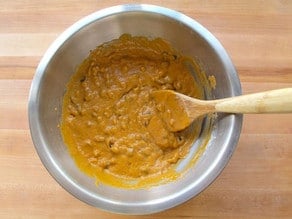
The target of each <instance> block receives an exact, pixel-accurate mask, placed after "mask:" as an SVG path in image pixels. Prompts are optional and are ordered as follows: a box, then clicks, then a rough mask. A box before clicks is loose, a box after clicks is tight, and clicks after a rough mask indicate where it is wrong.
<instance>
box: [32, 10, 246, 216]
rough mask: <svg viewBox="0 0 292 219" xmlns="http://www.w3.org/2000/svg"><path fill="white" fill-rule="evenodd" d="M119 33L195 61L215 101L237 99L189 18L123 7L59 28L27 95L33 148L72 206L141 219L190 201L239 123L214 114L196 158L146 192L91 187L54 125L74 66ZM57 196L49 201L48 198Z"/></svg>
mask: <svg viewBox="0 0 292 219" xmlns="http://www.w3.org/2000/svg"><path fill="white" fill-rule="evenodd" d="M123 33H130V34H132V35H144V36H148V37H162V38H164V39H166V40H168V41H169V42H170V43H171V44H172V45H173V46H174V47H175V48H176V49H178V50H179V51H181V52H182V53H184V54H185V55H189V56H192V57H194V58H196V59H198V60H199V61H200V63H201V65H202V66H203V67H204V69H205V71H206V74H207V75H215V77H216V79H217V86H216V89H215V90H214V93H213V95H214V96H215V97H216V98H222V97H227V96H234V95H239V94H241V87H240V82H239V79H238V76H237V73H236V70H235V68H234V66H233V64H232V62H231V60H230V58H229V57H228V55H227V53H226V52H225V50H224V48H223V47H222V46H221V44H220V43H219V42H218V40H217V39H216V38H215V37H214V36H213V35H212V34H211V33H210V32H208V31H207V30H206V29H205V28H204V27H202V26H201V25H200V24H198V23H197V22H196V21H194V20H193V19H191V18H189V17H187V16H185V15H183V14H181V13H178V12H175V11H173V10H170V9H166V8H162V7H157V6H152V5H123V6H116V7H112V8H107V9H104V10H101V11H98V12H96V13H94V14H91V15H89V16H88V17H85V18H84V19H82V20H80V21H78V22H77V23H75V24H74V25H73V26H71V27H70V28H69V29H67V30H66V31H65V32H64V33H63V34H62V35H61V36H60V37H59V38H58V39H57V40H56V41H55V42H54V43H53V44H52V45H51V47H50V48H49V49H48V51H47V52H46V53H45V55H44V57H43V59H42V60H41V62H40V64H39V66H38V68H37V71H36V74H35V77H34V79H33V83H32V86H31V90H30V96H29V123H30V130H31V136H32V138H33V142H34V144H35V148H36V150H37V152H38V154H39V157H40V159H41V160H42V162H43V164H44V166H45V167H46V168H47V170H48V171H49V172H50V174H51V175H52V176H53V177H54V178H55V179H56V180H57V181H58V183H60V184H61V185H62V186H63V187H64V188H65V189H66V190H67V191H68V192H70V193H71V194H73V195H74V196H75V197H77V198H78V199H80V200H82V201H84V202H86V203H88V204H90V205H93V206H96V207H98V208H101V209H103V210H106V211H111V212H116V213H123V214H149V213H154V212H158V211H162V210H165V209H168V208H171V207H173V206H176V205H178V204H180V203H183V202H185V201H186V200H188V199H190V198H192V197H194V196H196V195H197V194H198V193H200V192H201V191H202V190H203V189H205V188H206V187H207V186H208V185H209V184H210V183H211V182H212V181H213V180H214V179H215V178H216V177H217V176H218V175H219V173H220V172H221V171H222V169H223V168H224V166H225V165H226V163H227V162H228V160H229V158H230V157H231V155H232V153H233V150H234V149H235V147H236V144H237V142H238V138H239V135H240V131H241V124H242V116H240V115H220V116H219V117H218V118H217V121H216V124H215V126H214V127H213V128H212V137H211V140H210V141H209V143H208V145H207V148H206V151H205V152H204V154H203V155H202V157H201V158H200V159H199V160H198V162H197V163H196V165H194V166H193V167H192V168H190V170H189V171H188V172H187V173H186V175H185V176H184V177H182V178H180V179H178V180H176V181H174V182H171V183H169V184H165V185H160V186H156V187H152V188H149V189H139V190H124V189H119V188H113V187H109V186H105V185H99V186H96V185H95V182H94V179H92V178H90V177H88V176H86V175H85V174H83V173H82V172H80V171H79V169H78V168H77V167H76V166H75V164H74V162H73V160H72V159H71V157H70V156H69V154H68V151H67V149H66V146H65V145H64V144H63V141H62V137H61V135H60V130H59V128H58V124H59V122H60V116H61V110H62V109H61V104H62V98H63V94H64V91H65V85H66V83H67V82H68V80H69V78H70V76H71V75H72V73H74V71H75V69H76V67H77V66H78V65H79V64H80V62H81V61H82V60H83V59H84V58H85V57H86V56H87V55H88V54H89V51H90V50H91V49H93V48H95V47H96V46H97V45H99V44H101V43H104V42H106V41H110V40H112V39H114V38H118V37H119V36H120V35H121V34H123ZM56 195H57V194H56Z"/></svg>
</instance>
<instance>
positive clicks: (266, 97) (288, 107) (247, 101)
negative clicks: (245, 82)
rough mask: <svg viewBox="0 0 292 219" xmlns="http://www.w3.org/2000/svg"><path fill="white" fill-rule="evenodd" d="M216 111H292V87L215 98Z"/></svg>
mask: <svg viewBox="0 0 292 219" xmlns="http://www.w3.org/2000/svg"><path fill="white" fill-rule="evenodd" d="M215 111H216V112H226V113H291V112H292V88H284V89H279V90H271V91H266V92H261V93H254V94H248V95H242V96H238V97H230V98H225V99H220V100H217V101H216V100H215Z"/></svg>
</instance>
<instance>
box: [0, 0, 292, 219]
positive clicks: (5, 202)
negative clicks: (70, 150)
mask: <svg viewBox="0 0 292 219" xmlns="http://www.w3.org/2000/svg"><path fill="white" fill-rule="evenodd" d="M129 2H134V1H125V0H122V1H115V0H109V1H94V0H84V1H77V0H65V1H59V0H53V1H44V0H43V1H36V0H15V1H7V0H0V5H1V7H0V218H80V217H82V218H104V219H107V218H138V217H136V216H130V217H129V216H123V215H114V214H111V213H107V212H103V211H101V210H99V209H96V208H93V207H91V206H88V205H86V204H84V203H82V202H81V201H79V200H77V199H76V198H74V197H72V196H71V195H70V194H68V193H67V192H66V191H65V190H64V189H62V188H61V186H59V185H58V184H57V183H56V182H55V181H54V179H53V178H52V177H51V176H50V175H49V173H48V172H47V171H46V169H45V168H44V167H43V165H42V164H41V162H40V160H39V158H38V156H37V154H36V151H35V149H34V146H33V144H32V141H31V138H30V133H29V126H28V119H27V100H28V94H29V89H30V84H31V80H32V78H33V76H34V72H35V69H36V67H37V65H38V62H39V60H40V59H41V56H42V55H43V54H44V52H45V50H46V49H47V48H48V46H49V45H50V44H51V43H52V42H53V40H54V39H55V38H56V37H57V36H58V35H59V34H60V33H61V32H62V31H64V30H65V29H66V28H67V27H69V26H70V25H72V24H73V23H74V22H75V21H77V20H78V19H80V18H82V17H83V16H86V15H88V14H90V13H92V12H94V11H97V10H99V9H102V8H105V7H108V6H113V5H117V4H123V3H129ZM135 2H137V3H142V2H143V3H150V4H156V5H161V6H165V7H169V8H172V9H175V10H178V11H180V12H183V13H185V14H186V15H188V16H190V17H192V18H194V19H196V20H197V21H198V22H200V23H201V24H203V25H204V26H205V27H206V28H207V29H209V30H210V31H211V32H212V33H213V34H214V35H215V36H216V37H217V38H218V39H219V40H220V41H221V43H222V44H223V46H224V47H225V48H226V50H227V51H228V53H229V54H230V56H231V58H232V60H233V61H234V64H235V66H236V68H237V70H238V73H239V76H240V79H241V82H242V89H243V93H252V92H259V91H264V90H269V89H278V88H283V87H292V25H291V24H292V1H289V0H268V1H261V0H256V1H254V0H237V1H232V0H220V1H219V0H214V1H199V0H195V1H188V0H183V1H175V0H171V1H162V0H152V1H150V0H146V1H135ZM139 218H157V219H158V218H292V115H291V114H290V115H288V114H283V115H277V114H275V115H248V116H244V123H243V129H242V135H241V137H240V141H239V144H238V147H237V149H236V151H235V153H234V155H233V157H232V159H231V161H230V162H229V164H228V165H227V167H226V168H225V169H224V171H223V172H222V174H221V175H220V176H219V177H218V178H217V180H216V181H215V182H214V183H212V185H211V186H210V187H208V188H207V189H206V190H205V191H204V192H202V193H201V194H200V195H199V196H198V197H196V198H193V199H191V200H190V201H188V202H186V203H184V204H182V205H180V206H178V207H175V208H173V209H170V210H167V211H164V212H161V213H158V214H153V215H148V216H139Z"/></svg>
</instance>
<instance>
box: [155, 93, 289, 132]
mask: <svg viewBox="0 0 292 219" xmlns="http://www.w3.org/2000/svg"><path fill="white" fill-rule="evenodd" d="M152 97H153V98H154V100H155V101H156V102H157V104H161V105H162V106H163V107H162V108H163V109H161V107H160V112H161V115H162V119H163V120H164V122H165V123H166V125H167V126H168V129H169V130H170V131H180V130H183V129H185V128H186V127H187V126H189V125H190V124H191V123H192V122H193V121H194V120H195V119H197V118H198V117H201V116H203V115H206V114H208V113H214V112H225V113H291V112H292V88H284V89H279V90H271V91H266V92H261V93H254V94H248V95H242V96H236V97H230V98H224V99H217V100H199V99H195V98H192V97H189V96H186V95H184V94H181V93H177V92H174V91H172V90H159V91H154V92H153V93H152Z"/></svg>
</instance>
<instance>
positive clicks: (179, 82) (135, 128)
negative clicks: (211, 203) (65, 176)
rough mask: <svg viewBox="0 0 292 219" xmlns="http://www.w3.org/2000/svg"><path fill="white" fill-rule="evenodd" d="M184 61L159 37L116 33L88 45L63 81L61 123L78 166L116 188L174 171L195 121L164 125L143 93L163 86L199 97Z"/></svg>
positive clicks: (155, 106) (194, 134) (147, 94)
mask: <svg viewBox="0 0 292 219" xmlns="http://www.w3.org/2000/svg"><path fill="white" fill-rule="evenodd" d="M189 61H190V60H189V59H188V58H186V57H184V56H182V55H181V54H180V53H178V52H177V51H175V50H174V49H173V48H172V47H171V46H170V45H169V43H167V42H166V41H164V40H163V39H160V38H157V39H152V40H150V39H148V38H145V37H132V36H130V35H122V36H121V37H120V38H119V39H116V40H113V41H111V42H108V43H105V44H103V45H100V46H98V47H97V48H96V49H95V50H93V51H91V52H90V55H89V57H88V58H87V59H86V60H84V62H83V63H82V64H81V65H80V67H79V68H78V70H77V72H76V73H75V74H74V75H73V76H72V78H71V80H70V82H69V83H68V85H67V90H66V93H65V96H64V102H63V114H62V122H61V130H62V135H63V139H64V142H65V143H66V145H67V146H68V148H69V151H70V153H71V155H72V157H73V158H74V160H75V161H76V163H77V165H78V166H79V167H80V169H81V170H83V171H85V172H86V173H87V174H89V175H91V176H94V177H95V178H96V179H97V181H98V182H103V183H106V184H111V185H117V186H123V187H131V186H133V185H132V183H133V182H134V181H135V182H136V183H141V182H142V181H143V180H144V181H145V182H146V181H147V182H150V181H155V179H156V181H159V180H160V179H162V178H164V179H166V180H167V179H171V178H173V177H176V173H175V171H174V169H173V168H172V167H173V166H174V165H175V164H176V163H177V162H178V161H179V159H180V158H183V157H184V156H185V155H186V154H187V153H188V151H189V147H190V145H191V142H193V141H194V138H196V137H197V136H198V133H199V132H200V130H201V121H197V122H196V124H195V125H194V126H192V127H189V128H187V129H185V130H183V131H181V132H171V131H169V130H168V129H167V126H166V124H165V123H164V122H163V120H162V118H161V117H160V116H159V115H160V114H159V112H160V111H163V107H164V105H163V103H160V104H157V103H156V102H155V101H154V100H153V99H152V98H151V95H150V94H151V92H153V91H155V90H159V89H171V90H175V91H177V92H181V93H184V94H186V95H188V96H192V97H196V98H204V92H203V87H202V86H201V85H200V84H199V83H197V82H196V81H195V80H194V77H193V76H192V75H191V74H190V72H189V67H188V65H186V63H187V62H189ZM193 67H194V66H193ZM165 113H167V112H165ZM158 179H159V180H158ZM130 181H131V183H129V182H130Z"/></svg>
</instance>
